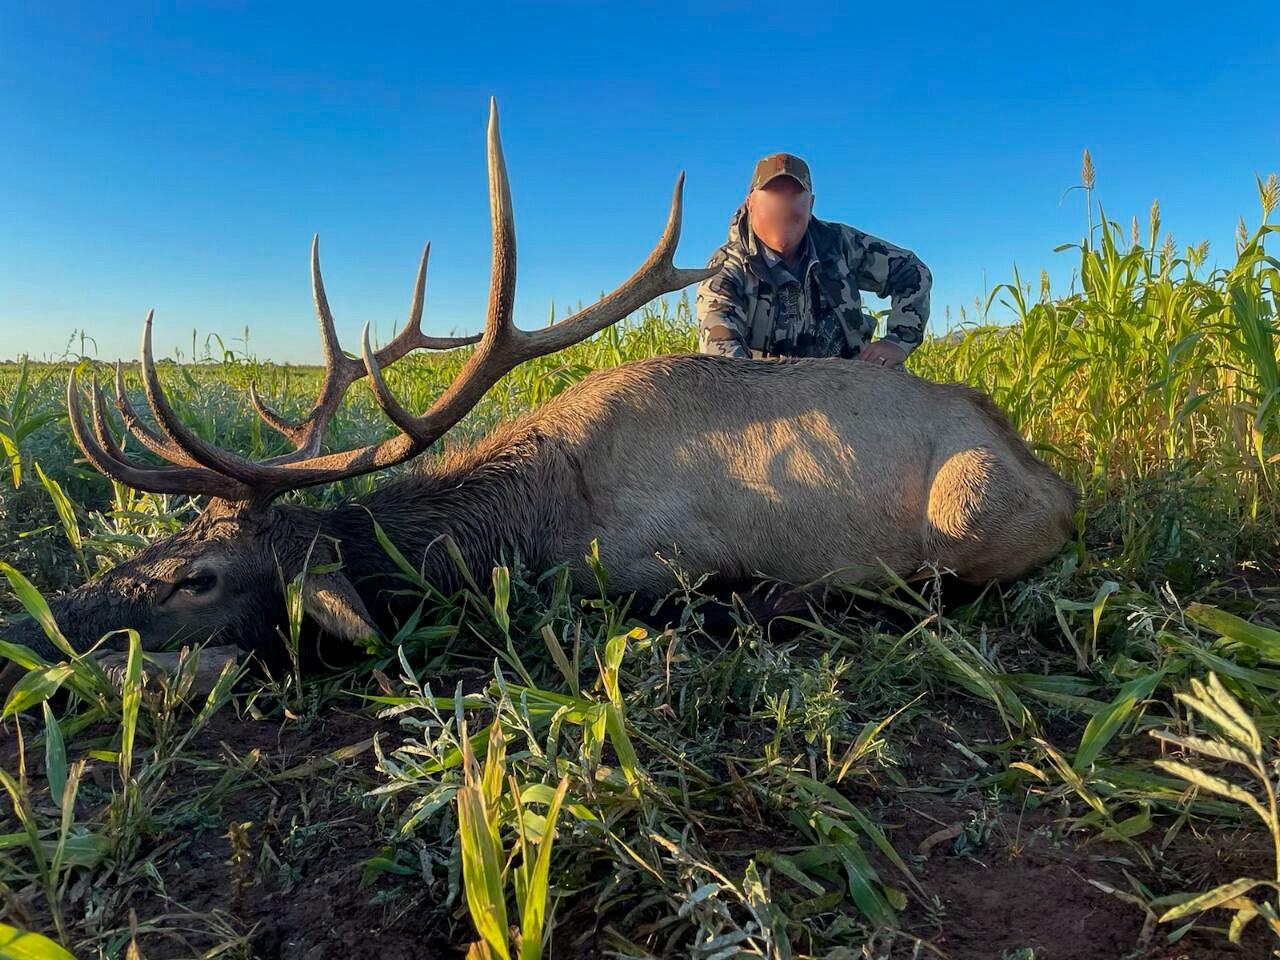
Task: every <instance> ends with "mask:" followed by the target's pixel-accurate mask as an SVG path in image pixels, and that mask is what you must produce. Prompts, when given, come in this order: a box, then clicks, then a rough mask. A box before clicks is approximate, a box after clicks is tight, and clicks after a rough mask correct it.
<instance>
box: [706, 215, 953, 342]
mask: <svg viewBox="0 0 1280 960" xmlns="http://www.w3.org/2000/svg"><path fill="white" fill-rule="evenodd" d="M722 264H723V269H722V270H721V271H720V272H719V273H717V274H716V275H715V276H713V277H710V278H708V279H706V280H704V281H703V282H702V283H701V284H699V285H698V295H697V314H698V349H699V350H700V351H701V352H703V353H717V354H721V355H723V356H730V357H773V356H793V357H813V356H822V357H831V356H837V357H856V356H857V355H858V353H859V352H860V351H861V349H862V347H863V346H865V345H866V344H867V343H868V342H869V341H870V339H871V334H872V333H873V332H874V331H875V326H876V323H875V318H873V317H869V316H867V315H866V314H864V313H863V312H862V297H861V294H860V293H859V291H860V290H870V291H873V292H874V293H876V294H878V295H879V296H882V297H889V298H890V312H889V316H888V319H887V322H886V324H885V336H884V337H883V338H882V339H884V340H887V341H889V342H890V343H896V344H897V345H898V346H900V347H901V348H902V349H903V350H904V351H906V352H907V353H910V352H911V351H912V350H913V349H915V347H916V346H918V345H919V343H920V341H921V340H922V339H923V338H924V325H925V322H926V321H927V320H928V319H929V288H930V286H931V284H932V276H931V275H930V273H929V268H928V267H926V266H925V265H924V264H923V263H921V262H920V258H919V257H917V256H916V255H915V254H914V253H912V252H911V251H910V250H904V249H903V248H901V247H896V246H894V245H893V244H891V243H887V242H886V241H884V240H881V239H879V238H877V237H873V236H871V235H870V234H866V233H863V232H862V231H860V230H856V229H854V228H853V227H850V226H847V225H845V224H843V223H835V222H831V221H826V220H819V219H817V218H816V217H815V218H813V219H812V220H811V221H810V222H809V229H808V231H807V232H806V234H805V246H804V248H803V254H802V257H801V261H800V265H799V267H797V269H796V273H798V274H799V276H793V275H792V273H791V271H789V270H788V269H787V267H786V266H785V264H783V262H782V261H781V259H780V258H779V257H778V256H777V254H775V253H774V252H773V251H772V250H770V249H769V248H768V247H766V246H765V245H764V244H763V243H761V242H760V241H759V240H758V239H757V238H756V235H755V233H754V232H753V231H752V230H751V227H750V226H749V225H748V223H747V208H746V204H743V205H742V206H740V207H739V208H738V209H737V211H736V212H735V213H734V215H733V219H732V220H731V221H730V225H729V239H728V240H727V241H726V242H725V243H724V244H723V245H722V246H721V247H720V248H719V249H718V250H717V251H716V252H715V254H714V255H713V256H712V257H711V259H710V260H709V261H708V263H707V266H708V267H714V266H720V265H722Z"/></svg>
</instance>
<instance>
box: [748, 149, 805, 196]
mask: <svg viewBox="0 0 1280 960" xmlns="http://www.w3.org/2000/svg"><path fill="white" fill-rule="evenodd" d="M778 177H791V178H792V179H793V180H796V181H797V182H798V183H799V184H800V186H802V187H804V188H805V189H806V190H808V191H809V192H810V193H812V192H813V183H812V181H810V179H809V165H808V164H807V163H805V162H804V161H803V160H801V159H800V158H799V157H797V156H796V155H795V154H794V153H771V154H769V156H767V157H761V158H760V160H759V161H758V162H757V163H756V169H755V171H754V172H753V173H752V174H751V188H750V189H751V190H759V189H760V188H761V187H763V186H764V185H765V184H767V183H769V182H770V181H771V180H775V179H777V178H778Z"/></svg>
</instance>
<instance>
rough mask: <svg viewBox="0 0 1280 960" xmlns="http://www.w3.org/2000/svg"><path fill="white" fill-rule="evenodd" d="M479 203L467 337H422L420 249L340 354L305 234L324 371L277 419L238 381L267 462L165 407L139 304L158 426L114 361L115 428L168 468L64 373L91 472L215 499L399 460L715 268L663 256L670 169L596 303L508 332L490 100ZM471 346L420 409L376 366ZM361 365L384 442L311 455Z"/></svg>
mask: <svg viewBox="0 0 1280 960" xmlns="http://www.w3.org/2000/svg"><path fill="white" fill-rule="evenodd" d="M488 158H489V210H490V219H491V224H492V231H493V261H492V265H491V267H490V279H489V309H488V313H487V315H486V317H485V326H484V333H483V334H479V335H475V336H469V337H431V336H427V335H426V334H424V333H423V332H422V328H421V322H422V302H423V290H424V288H425V284H426V272H427V255H428V253H429V252H430V249H431V248H430V244H428V245H427V247H426V248H425V249H424V250H423V252H422V260H421V262H420V264H419V266H418V278H417V282H416V284H415V285H414V291H413V300H412V303H411V306H410V309H409V319H408V320H407V322H406V323H405V325H404V327H402V328H401V330H400V332H399V333H397V334H396V336H395V337H394V338H393V339H392V340H391V342H390V343H388V344H387V345H386V346H384V347H382V348H381V349H380V350H377V351H374V350H373V349H371V347H370V345H369V325H368V324H367V323H366V324H365V327H364V331H363V335H362V337H361V360H356V359H354V358H352V357H348V356H347V355H346V354H345V353H344V352H343V350H342V347H341V345H340V344H339V342H338V335H337V332H336V330H335V328H334V322H333V314H332V313H331V312H330V310H329V301H328V298H327V297H326V296H325V291H324V281H323V279H322V278H321V276H320V256H319V241H318V239H313V241H312V244H311V284H312V292H313V295H314V297H315V303H316V316H317V317H318V319H319V323H320V337H321V343H322V345H323V348H324V362H325V373H324V380H323V382H322V384H321V387H320V393H319V395H318V397H317V398H316V402H315V404H314V405H313V407H312V409H311V412H310V413H308V414H307V415H306V416H305V417H304V418H302V419H301V420H298V421H289V420H286V419H285V418H284V417H282V416H280V415H279V414H277V413H275V412H274V411H273V410H271V409H269V408H268V407H267V406H266V405H265V404H263V402H262V400H261V398H260V397H259V396H258V393H257V390H256V389H255V388H254V386H253V385H250V388H249V396H250V399H251V401H252V403H253V406H254V409H255V410H257V412H258V414H259V416H261V417H262V419H263V420H264V421H266V422H267V424H268V425H270V426H271V427H272V428H273V429H275V430H277V431H279V432H280V433H282V434H283V435H284V436H286V437H288V438H289V439H290V440H291V441H293V443H294V446H295V449H294V450H293V452H291V453H287V454H284V455H282V456H278V457H273V458H271V459H268V460H262V461H257V460H250V459H247V458H245V457H242V456H239V455H238V454H235V453H232V452H230V451H227V450H222V449H220V448H218V447H216V446H214V445H212V444H210V443H208V442H206V441H205V440H203V439H201V438H200V437H199V436H197V435H196V434H195V433H194V432H192V431H191V430H190V428H188V427H187V426H185V425H184V424H183V423H182V422H181V420H180V419H179V418H178V416H177V414H176V413H175V412H174V410H173V408H172V407H171V406H170V404H169V401H168V398H167V397H166V396H165V393H164V388H163V387H162V385H161V383H160V378H159V376H158V374H157V373H156V366H155V358H154V356H153V355H152V349H151V321H152V313H148V314H147V319H146V322H145V323H144V325H143V333H142V375H143V386H144V388H145V392H146V397H147V404H148V406H149V407H150V408H151V412H152V414H153V415H154V417H155V420H156V424H157V425H158V426H159V428H160V432H159V433H157V432H155V431H154V430H152V429H151V428H150V427H148V426H147V425H146V424H144V423H143V422H142V420H141V419H140V418H139V417H138V415H137V412H136V411H135V410H134V409H133V407H132V406H131V405H130V404H129V400H128V397H127V396H126V394H125V390H124V376H123V373H122V371H121V368H120V366H119V365H118V364H117V366H116V407H117V409H118V410H119V412H120V415H121V417H122V419H123V420H124V423H125V426H126V427H127V428H128V429H129V431H130V432H131V433H132V434H133V435H134V436H135V437H136V438H137V439H138V441H139V442H140V443H141V444H142V446H143V447H145V448H146V449H148V450H150V451H151V452H152V453H154V454H156V455H157V456H159V457H162V458H163V459H165V460H168V461H169V462H170V463H171V464H173V466H167V467H153V466H148V465H144V464H141V463H135V462H133V461H131V460H129V459H128V458H127V457H126V456H125V454H124V453H123V451H122V450H121V449H120V447H119V446H118V445H117V444H116V442H115V440H114V439H113V438H112V436H111V432H110V429H109V425H108V422H107V416H106V400H105V398H104V397H103V394H102V389H101V387H100V386H99V385H98V382H97V379H96V378H95V379H94V381H93V388H92V391H91V394H90V399H91V404H92V414H93V430H90V429H89V428H88V426H87V425H86V424H85V420H84V411H83V408H82V406H81V399H80V389H79V386H78V384H77V380H76V371H75V370H74V369H73V370H72V371H71V376H70V379H69V380H68V383H67V410H68V413H69V415H70V416H69V420H70V421H71V430H72V434H73V436H74V437H75V440H76V443H77V444H78V445H79V447H80V449H81V451H82V452H83V453H84V455H85V456H86V457H87V458H88V460H89V462H90V463H92V464H93V465H94V466H95V467H96V468H97V469H98V470H100V471H101V472H102V473H105V474H106V475H107V476H109V477H112V478H114V479H116V480H119V481H120V482H122V483H125V484H127V485H128V486H131V487H135V488H137V489H139V490H148V491H152V492H155V493H206V494H210V495H213V496H217V497H221V498H223V499H226V500H235V501H248V502H250V503H253V504H256V505H266V504H267V503H270V501H271V500H272V499H274V498H275V497H277V496H279V495H280V494H282V493H284V492H286V491H288V490H295V489H298V488H301V487H307V486H313V485H316V484H321V483H330V482H332V481H334V480H341V479H344V478H347V477H355V476H360V475H361V474H365V473H372V472H373V471H376V470H381V469H383V468H385V467H390V466H393V465H395V464H398V463H404V462H405V461H406V460H410V459H412V458H413V457H416V456H418V455H419V454H420V453H422V452H423V451H424V450H426V449H427V448H428V447H430V446H431V445H432V444H433V443H435V441H436V440H438V439H439V438H440V437H441V436H443V435H444V433H445V432H446V431H448V430H449V429H450V428H451V427H452V426H453V425H454V424H456V423H457V422H458V421H459V420H461V419H462V418H463V417H464V416H465V415H466V413H467V411H468V410H470V409H471V408H472V407H473V406H475V404H476V403H477V402H479V400H480V399H481V398H482V397H483V396H484V394H485V392H486V391H488V389H489V388H490V387H491V386H493V385H494V384H495V383H497V382H498V380H499V379H501V377H502V376H503V375H504V374H506V373H507V372H508V371H510V370H511V369H513V368H514V367H516V366H517V365H519V364H521V363H523V362H524V361H526V360H530V359H532V358H534V357H538V356H542V355H544V354H548V353H554V352H555V351H557V350H562V349H564V348H565V347H568V346H571V345H572V344H575V343H578V342H579V341H581V340H585V339H586V338H587V337H590V336H591V335H592V334H595V333H598V332H599V331H601V330H603V329H604V328H605V327H607V326H609V325H610V324H612V323H617V322H618V321H619V320H621V319H622V318H623V317H625V316H627V315H628V314H630V313H631V312H632V311H634V310H636V309H637V308H639V307H641V306H643V305H644V304H646V303H648V302H649V301H650V300H652V299H653V298H654V297H657V296H660V295H661V294H664V293H670V292H671V291H673V290H678V289H680V288H681V287H684V286H686V285H688V284H690V283H696V282H698V281H700V280H703V279H705V278H706V277H709V276H711V275H712V274H714V273H715V272H716V270H715V269H706V270H687V269H681V268H679V267H676V266H675V262H674V259H673V258H674V255H675V249H676V244H677V243H678V242H679V239H680V219H681V209H682V193H683V187H684V174H683V173H681V174H680V175H679V176H678V177H677V178H676V185H675V191H674V193H673V195H672V198H671V212H670V214H669V215H668V217H667V226H666V229H665V230H664V231H663V233H662V237H661V238H660V239H659V241H658V245H657V246H656V247H654V249H653V252H652V253H650V255H649V258H648V259H647V260H645V262H644V263H643V264H642V265H641V266H640V268H639V269H638V270H637V271H636V272H635V273H634V274H632V275H631V277H630V278H629V279H628V280H627V281H626V282H624V283H623V284H622V285H621V286H620V287H618V288H617V289H616V290H614V291H613V292H612V293H610V294H608V295H607V296H605V297H602V298H601V299H600V300H598V301H597V302H596V303H594V304H592V305H591V306H589V307H587V308H585V309H584V310H581V311H579V312H578V313H575V314H573V315H572V316H569V317H566V318H565V319H563V320H561V321H559V322H558V323H555V324H552V325H551V326H548V327H544V328H542V329H539V330H520V329H518V328H517V327H516V326H515V325H514V323H513V322H512V319H511V312H512V304H513V302H514V299H515V281H516V238H515V221H514V219H513V217H512V211H511V187H510V184H509V183H508V181H507V167H506V163H505V161H504V160H503V157H502V142H501V139H500V137H499V134H498V109H497V105H496V104H495V103H494V101H493V100H492V99H491V100H490V102H489V136H488ZM473 343H475V344H477V346H476V349H475V351H474V352H473V353H472V354H471V356H470V357H469V358H468V359H467V361H466V363H465V364H464V365H463V368H462V371H461V373H459V375H458V377H457V379H456V380H454V381H453V383H451V384H450V385H449V386H448V388H447V389H446V390H445V391H444V393H442V394H441V395H440V396H439V397H438V398H437V399H436V401H435V402H434V403H433V404H432V405H431V407H430V408H429V409H428V410H427V411H426V412H425V413H423V414H421V415H415V414H412V413H410V412H409V411H407V410H405V409H404V407H403V406H402V405H401V404H400V402H399V401H398V400H397V399H396V398H395V397H394V396H393V395H392V393H391V391H390V389H389V388H388V387H387V384H386V381H385V380H384V379H383V376H382V370H383V368H384V367H386V366H389V365H390V364H392V363H394V362H395V361H396V360H399V359H400V358H401V357H403V356H405V355H406V354H408V353H409V352H410V351H412V350H416V349H419V348H422V349H426V350H447V349H451V348H453V347H459V346H465V345H468V344H473ZM366 374H367V375H368V377H369V382H370V384H371V385H372V388H373V392H374V396H375V397H376V398H377V401H378V405H379V406H380V407H381V408H382V410H383V412H385V413H386V415H387V416H388V417H389V418H390V419H391V421H392V422H393V423H395V425H396V426H397V427H399V428H400V433H398V434H397V435H396V436H394V437H391V438H389V439H387V440H382V441H380V442H377V443H371V444H369V445H367V446H364V447H358V448H356V449H353V450H345V451H342V452H338V453H330V454H324V455H321V454H320V446H321V443H322V441H323V438H324V431H325V427H326V426H327V425H328V423H329V420H330V419H331V418H332V416H333V414H334V412H335V411H336V410H337V408H338V405H339V403H341V401H342V396H343V394H344V393H345V392H346V390H347V388H348V387H350V386H351V384H353V383H355V381H357V380H359V379H360V378H361V377H363V376H365V375H366Z"/></svg>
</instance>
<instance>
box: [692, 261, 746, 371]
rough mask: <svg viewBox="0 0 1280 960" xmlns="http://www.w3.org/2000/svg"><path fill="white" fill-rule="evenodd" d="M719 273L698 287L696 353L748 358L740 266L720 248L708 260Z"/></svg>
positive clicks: (744, 303) (744, 301)
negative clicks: (717, 268) (718, 269)
mask: <svg viewBox="0 0 1280 960" xmlns="http://www.w3.org/2000/svg"><path fill="white" fill-rule="evenodd" d="M707 267H708V268H711V267H720V268H721V270H720V272H719V273H717V274H715V275H714V276H710V277H707V279H706V280H703V281H702V282H701V283H700V284H698V295H697V298H696V299H695V301H694V303H695V307H696V310H697V314H698V350H699V352H701V353H713V354H718V355H720V356H722V357H747V358H750V356H751V350H750V348H749V347H748V343H749V340H748V331H747V302H746V297H745V296H744V295H743V292H742V288H743V283H742V279H743V278H742V266H741V264H739V263H738V262H737V260H736V258H735V257H733V256H731V255H730V254H729V252H728V251H727V250H725V249H724V248H723V247H722V248H720V249H719V250H717V251H716V252H715V254H713V255H712V257H711V259H710V260H708V261H707Z"/></svg>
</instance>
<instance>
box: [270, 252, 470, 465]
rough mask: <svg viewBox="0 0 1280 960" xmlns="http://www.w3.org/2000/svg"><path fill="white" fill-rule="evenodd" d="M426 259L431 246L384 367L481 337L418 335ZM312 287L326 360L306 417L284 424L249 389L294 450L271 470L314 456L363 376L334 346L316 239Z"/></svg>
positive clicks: (383, 352) (385, 350)
mask: <svg viewBox="0 0 1280 960" xmlns="http://www.w3.org/2000/svg"><path fill="white" fill-rule="evenodd" d="M430 254H431V244H430V243H428V244H426V246H425V247H423V250H422V259H421V260H420V261H419V262H418V274H417V279H416V281H415V282H414V287H413V298H412V300H411V301H410V305H409V318H408V320H407V321H406V322H405V324H404V326H403V327H401V328H400V330H399V332H397V333H396V335H395V337H393V338H392V340H391V341H390V342H389V343H388V344H387V345H386V346H384V347H382V349H380V350H379V351H378V352H377V356H378V362H379V363H380V364H381V365H383V366H386V365H388V364H391V363H394V362H395V361H397V360H399V359H400V358H401V357H403V356H405V355H406V354H408V353H410V352H412V351H414V350H417V349H424V350H451V349H453V348H455V347H463V346H468V345H470V344H473V343H476V342H477V341H478V340H479V339H480V334H473V335H471V336H466V337H433V336H428V335H427V334H425V333H423V332H422V309H423V303H424V301H425V290H426V282H427V259H428V257H429V256H430ZM311 284H312V291H313V294H314V298H315V302H316V316H317V317H318V319H319V322H320V336H321V342H322V344H323V350H324V355H325V375H324V381H323V383H322V384H321V387H320V393H319V395H318V396H317V398H316V402H315V404H314V406H313V407H312V409H311V412H310V413H308V414H307V416H306V417H304V418H303V419H301V420H297V421H291V420H287V419H285V418H284V417H282V416H280V415H279V414H278V413H276V412H275V411H274V410H272V409H271V408H270V407H268V406H267V405H266V404H265V403H263V401H262V399H261V397H260V396H259V395H258V391H257V386H256V385H255V384H253V383H250V384H249V399H250V402H252V404H253V407H254V409H255V410H256V411H257V412H258V415H259V416H260V417H262V419H263V420H264V421H266V423H267V425H268V426H270V427H271V428H272V429H274V430H277V431H279V432H280V433H282V434H283V435H284V436H286V437H288V438H289V439H290V440H292V441H293V443H294V444H295V446H296V449H295V450H294V451H293V452H292V453H288V454H285V455H283V456H280V457H273V458H272V459H271V460H268V461H266V462H267V463H269V464H272V465H280V464H288V463H297V462H299V461H302V460H305V459H309V458H311V457H314V456H315V455H316V454H318V453H319V452H320V445H321V443H322V442H323V440H324V431H325V428H326V427H327V426H328V423H329V420H330V419H332V417H333V414H334V413H335V412H336V411H337V408H338V405H339V404H340V403H341V402H342V397H343V396H344V395H345V393H346V391H347V389H348V388H349V387H350V386H351V384H353V383H355V382H356V381H357V380H359V379H360V378H361V377H363V376H364V375H365V372H366V371H365V366H364V364H363V363H361V362H360V361H359V360H355V359H352V358H350V357H348V356H347V355H346V353H345V352H344V351H343V350H342V347H341V344H340V343H339V342H338V336H337V331H336V328H335V325H334V322H333V314H332V312H331V311H330V309H329V300H328V297H327V296H326V294H325V290H324V279H323V277H322V276H321V273H320V256H319V237H318V236H317V237H316V238H314V239H313V240H312V244H311Z"/></svg>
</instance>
